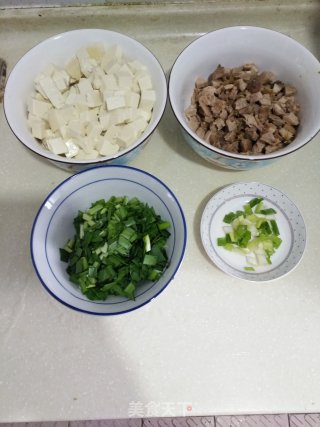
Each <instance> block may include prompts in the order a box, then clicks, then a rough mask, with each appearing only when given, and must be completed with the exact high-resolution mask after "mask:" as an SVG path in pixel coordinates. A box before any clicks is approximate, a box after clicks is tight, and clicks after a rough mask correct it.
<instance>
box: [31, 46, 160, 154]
mask: <svg viewBox="0 0 320 427" xmlns="http://www.w3.org/2000/svg"><path fill="white" fill-rule="evenodd" d="M35 88H36V93H35V94H34V95H33V96H32V98H31V99H30V100H29V102H28V106H27V107H28V123H29V126H30V129H31V132H32V134H33V136H34V137H35V138H37V139H40V140H42V143H43V145H44V146H45V147H47V148H48V149H49V150H50V151H52V152H53V153H55V154H62V155H65V156H66V157H68V158H75V159H79V160H80V159H81V160H91V159H96V158H97V157H98V156H112V155H115V154H116V153H117V152H118V151H119V150H120V149H121V148H126V147H128V146H130V145H131V144H133V143H134V142H135V141H136V140H137V138H138V137H139V136H140V135H141V133H142V132H144V130H145V129H146V127H147V126H148V123H149V121H150V118H151V114H152V109H153V107H154V103H155V100H156V96H155V91H154V90H153V89H152V81H151V76H150V74H149V73H148V70H147V68H146V67H145V66H144V65H143V64H142V63H140V61H137V60H134V61H129V62H128V61H127V59H126V58H125V57H124V55H123V52H122V49H121V48H120V47H119V46H116V45H115V46H112V47H111V48H109V49H107V50H104V48H103V46H102V45H92V46H89V47H87V48H82V49H79V51H78V52H77V54H76V56H74V57H73V58H71V60H70V61H69V62H68V63H67V65H66V67H65V69H62V70H61V69H58V68H57V67H55V66H53V65H50V66H49V67H47V69H46V70H45V71H44V72H42V73H41V74H39V75H38V76H37V77H36V79H35Z"/></svg>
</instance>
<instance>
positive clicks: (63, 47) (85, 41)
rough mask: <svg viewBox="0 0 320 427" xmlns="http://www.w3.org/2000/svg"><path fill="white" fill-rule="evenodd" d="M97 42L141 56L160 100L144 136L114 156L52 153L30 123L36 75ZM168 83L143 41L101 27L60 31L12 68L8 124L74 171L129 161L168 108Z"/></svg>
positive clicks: (7, 92)
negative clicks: (79, 157) (89, 157)
mask: <svg viewBox="0 0 320 427" xmlns="http://www.w3.org/2000/svg"><path fill="white" fill-rule="evenodd" d="M95 43H102V44H103V45H105V46H106V47H108V46H110V47H111V46H113V45H118V46H120V47H121V48H122V50H123V51H124V53H125V55H126V56H127V57H128V58H130V59H132V60H134V59H138V60H139V61H140V62H142V63H143V64H144V65H145V66H146V67H147V68H148V70H149V72H150V74H151V77H152V83H153V88H154V90H155V91H156V102H155V106H154V109H153V114H152V118H151V120H150V123H149V125H148V127H147V129H146V130H145V131H144V133H143V134H142V135H141V137H140V138H139V139H138V140H137V141H136V142H135V143H134V144H133V145H132V146H130V147H128V148H127V149H125V150H122V151H120V152H119V153H117V154H116V155H114V156H109V157H100V158H99V159H97V160H91V161H88V160H81V161H80V160H74V159H67V158H64V157H62V156H59V155H55V154H52V153H51V152H49V151H48V150H46V149H45V148H44V147H42V146H41V144H40V143H39V142H37V141H36V140H35V138H33V137H32V135H31V133H30V130H29V128H28V124H27V114H26V111H27V100H28V98H29V97H30V95H31V94H32V92H33V91H34V78H35V77H36V76H37V75H38V74H39V73H40V72H41V71H43V70H44V69H45V68H46V67H47V66H48V65H49V64H54V65H57V66H60V67H64V66H65V65H66V63H67V62H68V61H69V60H70V59H71V57H72V56H74V55H75V53H76V52H77V51H78V50H79V49H80V48H81V47H86V46H90V45H92V44H95ZM166 100H167V84H166V78H165V74H164V71H163V69H162V67H161V65H160V63H159V62H158V60H157V59H156V58H155V56H154V55H153V54H152V53H151V52H150V51H149V50H148V49H147V48H146V47H144V46H143V45H142V44H141V43H139V42H138V41H136V40H134V39H133V38H131V37H128V36H126V35H124V34H121V33H117V32H114V31H108V30H101V29H81V30H74V31H69V32H66V33H62V34H58V35H56V36H53V37H51V38H49V39H47V40H44V41H43V42H41V43H39V44H38V45H36V46H35V47H33V48H32V49H31V50H29V52H27V53H26V54H25V55H24V56H23V57H22V58H21V59H20V60H19V62H18V63H17V64H16V65H15V67H14V68H13V70H12V71H11V73H10V75H9V78H8V81H7V84H6V88H5V94H4V111H5V115H6V119H7V121H8V124H9V126H10V128H11V130H12V132H13V133H14V134H15V136H16V137H17V138H18V139H19V140H20V141H21V142H22V144H23V145H24V146H25V147H27V148H29V149H30V150H31V151H33V152H34V153H36V154H38V155H40V156H42V157H44V158H45V159H48V160H50V161H53V162H54V163H55V164H56V165H57V166H59V167H62V168H64V169H67V170H71V171H79V170H82V169H84V168H88V167H92V166H96V165H101V164H127V163H128V162H130V161H131V160H132V158H133V157H135V156H136V155H137V154H138V152H139V150H140V149H141V148H142V147H143V146H144V144H145V143H146V142H147V141H148V140H149V137H150V136H151V134H152V133H153V132H154V130H155V129H156V127H157V125H158V123H159V121H160V119H161V117H162V115H163V112H164V109H165V105H166Z"/></svg>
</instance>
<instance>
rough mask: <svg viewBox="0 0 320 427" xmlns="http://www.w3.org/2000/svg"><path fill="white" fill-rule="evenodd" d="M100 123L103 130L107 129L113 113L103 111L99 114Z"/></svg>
mask: <svg viewBox="0 0 320 427" xmlns="http://www.w3.org/2000/svg"><path fill="white" fill-rule="evenodd" d="M99 123H100V126H101V128H102V131H106V130H107V129H108V128H109V126H110V125H111V113H107V112H106V113H103V114H100V115H99Z"/></svg>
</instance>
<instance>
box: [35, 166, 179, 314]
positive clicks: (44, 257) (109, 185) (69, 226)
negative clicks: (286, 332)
mask: <svg viewBox="0 0 320 427" xmlns="http://www.w3.org/2000/svg"><path fill="white" fill-rule="evenodd" d="M113 195H115V196H128V197H130V198H131V197H137V198H138V199H139V200H141V201H142V202H145V203H148V204H149V206H153V207H154V209H155V211H156V212H157V213H158V214H159V215H161V217H162V218H163V219H166V220H168V221H170V222H171V225H172V226H171V227H170V229H169V231H170V233H171V235H170V237H169V239H168V243H167V253H168V258H169V266H168V267H167V269H166V270H165V271H164V273H163V275H162V276H161V278H160V279H159V280H158V281H156V282H146V283H143V284H141V285H139V286H138V287H137V291H136V299H135V300H134V301H132V300H128V299H125V298H123V297H116V296H113V297H109V298H108V299H107V300H106V301H90V300H88V299H87V298H86V297H85V296H84V295H83V294H82V293H81V292H80V290H79V288H78V287H77V286H76V285H74V284H72V283H71V282H70V281H69V278H68V275H67V273H66V266H67V264H66V263H64V262H62V261H60V255H59V248H60V247H63V246H64V245H65V243H66V240H67V239H68V238H72V237H73V236H74V234H75V232H74V228H73V219H74V217H75V216H76V215H77V213H78V211H79V210H85V209H87V208H89V207H90V205H91V204H92V203H93V202H95V201H96V200H99V199H102V198H104V199H106V200H108V199H109V198H110V197H111V196H113ZM186 239H187V229H186V222H185V218H184V214H183V211H182V208H181V206H180V204H179V202H178V200H177V198H176V196H175V195H174V194H173V192H172V191H171V190H170V189H169V188H168V187H167V186H166V185H165V184H164V183H163V182H162V181H160V180H159V179H158V178H156V177H155V176H153V175H151V174H149V173H147V172H144V171H142V170H139V169H135V168H132V167H129V166H100V167H96V168H91V169H87V170H85V171H82V172H79V173H78V174H76V175H73V176H72V177H70V178H68V179H66V180H65V181H63V182H62V183H61V184H60V185H58V186H57V187H56V188H55V189H54V190H53V191H52V192H51V193H50V194H49V195H48V197H47V198H46V199H45V200H44V202H43V203H42V205H41V207H40V209H39V211H38V214H37V216H36V219H35V221H34V224H33V227H32V233H31V243H30V245H31V256H32V262H33V265H34V268H35V271H36V273H37V275H38V277H39V279H40V281H41V283H42V284H43V286H44V288H45V289H46V290H47V291H48V292H49V293H50V294H51V295H52V296H53V297H54V298H56V299H57V300H58V301H60V302H61V303H62V304H64V305H66V306H68V307H70V308H72V309H75V310H78V311H81V312H85V313H88V314H98V315H114V314H122V313H125V312H128V311H132V310H135V309H137V308H139V307H141V306H143V305H144V304H147V303H148V302H150V301H151V300H152V299H153V298H155V297H156V296H157V295H159V294H160V293H161V292H162V291H163V290H164V289H165V288H166V287H167V286H168V284H169V283H170V282H171V281H172V279H173V278H174V276H175V274H176V273H177V271H178V269H179V267H180V264H181V262H182V259H183V256H184V252H185V247H186Z"/></svg>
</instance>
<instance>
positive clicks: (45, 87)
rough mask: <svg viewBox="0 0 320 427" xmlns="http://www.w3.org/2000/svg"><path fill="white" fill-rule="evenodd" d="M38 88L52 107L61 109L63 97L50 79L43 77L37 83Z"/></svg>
mask: <svg viewBox="0 0 320 427" xmlns="http://www.w3.org/2000/svg"><path fill="white" fill-rule="evenodd" d="M39 86H40V87H41V89H42V91H43V92H44V93H45V95H46V97H47V98H48V99H49V100H50V102H51V103H52V105H53V106H54V107H56V108H61V107H62V106H63V104H64V97H63V96H62V94H61V93H60V91H59V89H58V88H57V86H56V85H55V84H54V82H53V80H52V79H51V77H43V78H42V79H41V80H40V81H39Z"/></svg>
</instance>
